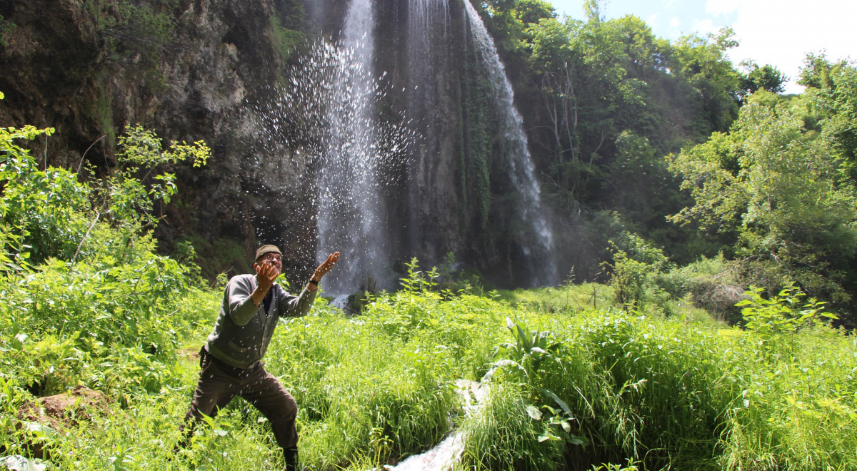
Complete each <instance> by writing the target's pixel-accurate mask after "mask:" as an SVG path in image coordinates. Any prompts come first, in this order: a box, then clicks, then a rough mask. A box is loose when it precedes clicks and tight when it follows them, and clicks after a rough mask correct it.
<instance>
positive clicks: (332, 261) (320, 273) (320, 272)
mask: <svg viewBox="0 0 857 471" xmlns="http://www.w3.org/2000/svg"><path fill="white" fill-rule="evenodd" d="M337 260H339V252H333V253H332V254H330V255H328V256H327V260H325V261H324V263H322V264H321V265H319V266H318V268H316V269H315V272H314V273H313V274H312V281H315V282H316V283H318V282H319V281H321V279H322V277H324V275H327V273H328V272H329V271H330V270H332V269H333V266H334V265H336V262H337Z"/></svg>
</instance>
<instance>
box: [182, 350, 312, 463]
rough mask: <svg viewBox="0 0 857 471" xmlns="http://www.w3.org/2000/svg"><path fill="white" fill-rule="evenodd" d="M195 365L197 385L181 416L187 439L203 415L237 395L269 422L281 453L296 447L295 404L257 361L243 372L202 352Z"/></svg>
mask: <svg viewBox="0 0 857 471" xmlns="http://www.w3.org/2000/svg"><path fill="white" fill-rule="evenodd" d="M199 363H200V367H201V368H202V369H201V371H200V372H199V383H197V385H196V391H194V393H193V400H192V401H191V403H190V409H189V410H188V411H187V415H185V424H186V426H187V429H186V430H185V433H186V434H187V436H189V435H190V433H191V432H192V431H193V426H194V425H195V424H196V422H197V421H199V420H200V419H201V418H202V416H203V414H204V415H207V416H209V417H214V416H216V415H217V411H218V409H222V408H224V407H226V405H227V404H229V401H231V400H232V399H233V398H234V397H235V396H241V397H243V398H244V399H245V400H247V402H249V403H250V404H253V406H255V407H256V408H257V409H259V412H261V413H262V415H264V416H265V417H266V418H267V419H268V421H269V422H271V427H272V428H273V429H274V437H275V438H276V440H277V444H278V445H280V446H281V447H282V448H283V450H287V449H290V448H294V447H296V446H297V444H298V431H297V428H295V417H297V415H298V405H297V403H296V402H295V399H294V398H293V397H292V396H291V394H289V393H288V391H286V389H285V388H283V386H282V385H281V384H280V382H279V381H277V378H275V377H274V376H273V375H272V374H270V373H268V372H267V371H265V368H264V365H263V364H262V363H261V362H259V363H257V364H256V365H255V366H254V367H252V368H249V369H246V370H244V369H241V368H233V367H231V366H229V365H226V364H224V363H222V362H220V361H218V360H216V359H214V358H213V357H211V355H210V354H209V353H208V352H207V351H205V349H203V350H202V351H201V352H200V362H199Z"/></svg>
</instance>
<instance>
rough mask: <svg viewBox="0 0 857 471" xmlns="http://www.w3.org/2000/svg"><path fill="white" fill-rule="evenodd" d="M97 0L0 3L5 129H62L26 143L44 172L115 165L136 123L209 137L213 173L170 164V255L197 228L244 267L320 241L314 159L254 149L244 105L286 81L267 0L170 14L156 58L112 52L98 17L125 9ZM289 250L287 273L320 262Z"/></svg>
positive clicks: (259, 133) (175, 134)
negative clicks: (228, 246)
mask: <svg viewBox="0 0 857 471" xmlns="http://www.w3.org/2000/svg"><path fill="white" fill-rule="evenodd" d="M89 3H90V4H91V3H92V2H89ZM95 3H99V4H100V7H99V8H97V9H96V10H93V9H91V8H88V7H87V5H86V4H85V3H84V2H83V1H82V0H60V1H57V0H34V1H28V2H8V4H7V5H5V6H0V9H2V10H3V11H0V14H2V15H3V16H4V17H5V19H6V20H7V21H9V22H11V23H14V24H15V27H14V28H13V29H12V30H11V31H10V32H9V33H8V34H7V35H6V41H7V44H8V45H7V46H5V47H3V46H0V91H2V92H3V93H4V94H5V95H6V99H5V100H3V101H0V126H22V125H23V124H33V125H35V126H38V127H54V128H56V134H54V135H53V136H51V137H50V138H48V139H47V140H46V141H45V142H33V143H30V144H29V145H30V147H31V149H32V152H33V154H34V155H37V156H42V160H44V161H45V162H46V164H48V165H56V166H65V167H67V168H76V167H77V166H78V165H79V164H80V162H81V159H82V156H84V153H86V154H85V158H86V160H88V161H89V162H90V163H92V164H94V165H96V166H97V167H99V168H101V169H102V170H103V169H105V168H106V167H107V166H110V165H114V164H115V159H114V151H115V147H114V146H115V138H116V136H117V135H119V134H121V132H122V129H123V128H124V127H125V126H126V125H128V124H140V125H142V126H144V127H146V128H148V129H153V130H155V131H156V132H157V133H158V135H159V136H160V137H162V138H164V139H166V140H167V141H170V142H175V141H182V140H185V141H188V142H191V141H196V140H200V139H203V140H205V141H206V142H207V143H208V144H209V146H210V147H211V148H212V157H211V159H209V164H208V166H207V167H206V168H205V169H203V170H193V171H191V170H190V168H189V167H181V168H177V169H175V170H176V172H177V175H178V176H179V181H178V184H179V188H180V195H179V200H180V201H181V204H180V205H178V206H179V207H181V208H185V209H176V208H167V211H168V213H167V216H168V218H167V223H165V224H162V225H161V227H160V228H159V234H158V236H159V238H160V239H161V242H162V244H161V245H162V249H163V250H164V251H169V250H170V248H171V245H172V243H173V242H174V241H175V240H177V239H180V238H182V237H184V236H186V235H188V234H191V233H195V234H201V235H203V237H205V238H206V239H208V240H214V239H217V238H221V237H229V238H232V239H233V240H236V241H243V244H244V245H245V251H246V256H247V259H250V258H252V255H251V254H252V253H253V250H255V245H256V244H257V243H258V242H259V241H264V242H271V243H277V244H279V245H281V246H283V248H284V249H285V250H286V251H288V250H289V248H292V249H296V248H298V247H302V246H303V245H304V244H305V243H307V241H312V238H313V237H314V234H312V233H307V231H306V229H307V228H310V227H312V224H311V219H310V218H311V214H309V213H308V211H307V210H306V209H305V208H304V209H301V207H299V206H301V205H303V206H306V203H305V199H306V198H304V197H303V195H306V194H307V191H308V188H307V181H308V180H307V179H306V178H301V176H302V175H305V174H306V171H307V168H306V167H307V164H308V162H307V161H306V160H305V159H304V158H302V157H301V156H300V154H299V153H298V152H296V151H295V150H294V149H288V148H277V147H276V146H273V147H272V146H266V147H265V148H262V147H261V146H258V145H256V144H257V143H258V142H259V141H260V140H261V139H262V138H263V137H264V136H263V134H264V130H263V129H262V127H261V126H260V125H259V124H258V122H257V121H256V120H254V119H253V117H252V116H251V115H250V114H248V111H247V107H246V106H245V104H246V102H247V101H248V100H250V101H261V100H264V96H262V95H263V94H264V93H265V91H266V90H271V87H272V86H273V85H275V84H276V83H277V78H278V77H279V76H280V75H281V73H280V71H281V64H280V62H281V60H280V58H279V56H278V54H277V52H276V51H275V48H274V46H273V45H272V39H271V31H270V29H271V26H270V25H271V17H272V15H274V13H275V8H274V3H273V0H240V1H239V0H182V1H180V2H179V3H178V6H177V8H176V9H175V10H173V11H169V12H167V14H168V15H169V16H170V17H171V18H172V19H173V20H174V27H173V28H172V29H171V31H170V37H169V40H167V41H165V42H162V43H161V44H158V45H156V46H154V47H156V48H157V51H156V52H157V54H156V55H155V56H154V57H156V58H157V63H156V64H148V63H146V60H147V56H146V51H143V52H142V53H139V52H138V53H134V50H133V49H132V50H131V52H128V49H127V48H126V49H125V50H123V49H122V45H121V43H120V46H119V48H118V52H117V50H109V49H108V45H107V40H108V39H110V34H111V32H110V31H109V30H106V29H105V28H104V26H103V25H104V23H105V22H104V21H103V20H104V18H106V17H107V18H108V19H109V18H119V16H120V15H121V13H119V12H118V11H117V9H116V4H117V3H118V2H117V1H116V0H102V1H101V2H95ZM150 3H151V2H150ZM98 15H101V21H99V18H98ZM137 46H138V48H139V44H138V45H137ZM149 60H151V58H150V57H149ZM99 138H100V139H99ZM90 146H92V147H91V148H90ZM87 149H89V150H88V151H87ZM280 162H282V165H280V164H279V163H280ZM274 163H277V165H274ZM257 239H258V241H257ZM292 253H294V255H293V256H292V257H290V260H289V262H290V263H287V264H285V265H287V266H290V267H293V268H295V269H301V268H303V267H304V266H305V265H308V264H309V261H310V259H311V257H312V250H301V251H298V253H295V251H294V250H293V251H292Z"/></svg>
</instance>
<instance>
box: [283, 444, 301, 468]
mask: <svg viewBox="0 0 857 471" xmlns="http://www.w3.org/2000/svg"><path fill="white" fill-rule="evenodd" d="M283 456H284V457H285V458H286V471H298V449H297V448H286V449H285V450H283Z"/></svg>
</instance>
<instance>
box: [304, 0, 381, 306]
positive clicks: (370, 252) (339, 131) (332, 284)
mask: <svg viewBox="0 0 857 471" xmlns="http://www.w3.org/2000/svg"><path fill="white" fill-rule="evenodd" d="M374 29H375V9H374V5H373V1H372V0H352V2H351V6H350V8H349V10H348V14H347V16H346V20H345V29H344V31H343V38H342V40H341V43H340V44H339V45H338V49H339V50H340V52H344V54H340V56H341V59H342V60H339V61H338V62H337V64H336V67H338V68H339V70H337V71H336V72H335V74H334V79H333V81H332V90H331V93H332V96H331V100H330V102H329V103H327V105H326V113H327V117H326V121H327V124H328V126H329V131H328V134H327V139H326V140H327V142H325V150H324V152H323V154H322V156H321V158H320V162H319V165H318V171H317V188H318V216H317V223H318V237H319V239H318V242H319V243H318V246H317V247H318V248H317V257H318V258H319V259H324V257H325V256H326V255H327V254H328V253H331V252H333V251H340V252H341V253H342V257H343V263H340V266H338V267H337V269H336V270H335V271H333V272H332V273H331V274H330V275H329V277H328V278H327V279H326V280H325V282H326V283H325V287H326V289H327V291H328V293H329V294H334V295H340V294H350V293H354V292H356V291H358V290H359V289H361V288H363V289H367V288H375V287H377V288H391V287H392V286H389V285H390V284H391V283H392V279H391V276H389V275H387V270H389V267H390V265H391V263H390V260H389V247H388V241H387V234H388V233H389V230H388V229H387V228H386V225H385V215H384V206H383V201H382V198H381V189H380V187H379V180H380V176H379V170H380V165H379V164H380V158H381V155H380V154H381V143H380V141H379V139H380V138H381V137H382V136H379V129H378V124H377V118H376V117H375V107H374V104H375V97H376V93H377V92H378V85H377V81H376V80H375V78H374V76H373V61H374V34H373V32H374Z"/></svg>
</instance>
